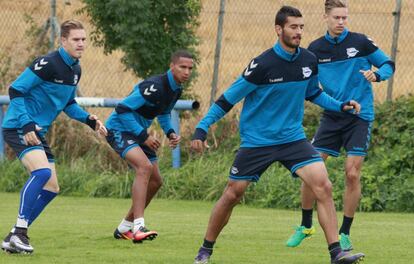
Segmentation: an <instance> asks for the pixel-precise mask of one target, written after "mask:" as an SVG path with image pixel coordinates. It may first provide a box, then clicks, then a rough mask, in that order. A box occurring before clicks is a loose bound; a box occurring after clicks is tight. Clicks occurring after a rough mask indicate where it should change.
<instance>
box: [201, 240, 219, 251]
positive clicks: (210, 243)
mask: <svg viewBox="0 0 414 264" xmlns="http://www.w3.org/2000/svg"><path fill="white" fill-rule="evenodd" d="M214 243H216V241H208V240H207V239H204V242H203V248H205V249H211V250H213V247H214Z"/></svg>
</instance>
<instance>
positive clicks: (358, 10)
mask: <svg viewBox="0 0 414 264" xmlns="http://www.w3.org/2000/svg"><path fill="white" fill-rule="evenodd" d="M323 2H324V1H323V0H300V1H299V0H290V1H282V0H255V1H251V0H202V6H203V8H202V12H201V16H200V22H201V25H200V28H199V30H198V35H199V37H200V39H201V44H200V46H199V51H200V64H199V66H198V71H199V77H198V79H197V80H196V82H194V84H193V86H192V87H191V89H193V90H194V93H195V94H196V95H197V96H198V98H197V99H198V100H199V101H200V102H201V112H202V113H204V112H205V111H206V110H207V108H208V106H209V103H210V101H211V99H213V100H214V99H216V98H217V97H218V96H219V95H220V94H221V93H222V92H223V91H224V90H225V89H226V88H227V87H228V86H229V85H230V84H231V83H232V82H233V81H234V80H235V79H236V78H237V76H238V75H239V74H240V73H241V72H242V70H243V69H244V67H245V66H246V64H247V63H248V62H249V61H250V59H251V58H252V57H254V56H257V55H258V54H260V53H261V52H262V51H263V50H265V49H267V48H269V47H271V46H272V45H273V44H274V42H275V41H276V34H275V32H274V17H275V13H276V11H277V10H278V9H279V8H280V7H281V6H282V5H284V4H288V5H292V6H296V7H298V8H299V9H300V10H301V11H302V13H303V15H304V18H305V36H304V38H303V40H302V46H304V47H306V46H307V45H308V44H309V43H310V42H311V41H312V40H313V39H315V38H317V37H319V36H320V35H323V34H324V32H325V30H326V27H325V24H324V22H323V19H322V16H323V12H324V7H323ZM349 2H350V6H349V10H350V19H349V27H350V30H351V31H357V32H363V33H365V34H366V35H368V36H369V37H371V38H372V39H373V40H374V41H375V42H376V43H377V44H378V46H379V47H380V48H381V49H382V50H383V51H384V52H385V53H387V54H389V55H390V54H391V49H392V46H393V37H394V48H395V49H396V50H398V52H397V53H396V54H397V59H396V65H397V72H396V74H395V76H394V83H393V93H392V96H393V97H394V98H395V97H397V96H400V95H406V94H409V93H413V91H414V88H413V86H414V79H413V78H412V76H413V75H414V72H413V70H412V69H413V67H412V65H414V55H413V53H412V51H411V48H412V47H413V43H414V31H412V28H413V27H414V1H412V0H371V1H366V0H353V1H349ZM399 2H400V3H402V9H401V10H402V11H401V12H396V10H398V9H397V3H399ZM53 3H55V4H56V18H54V17H52V19H50V17H51V15H53V13H52V12H51V10H53V9H52V8H51V7H52V4H53ZM82 6H83V3H82V1H80V0H39V1H26V0H1V1H0V24H1V25H2V26H1V27H0V33H1V36H2V38H1V39H0V94H6V92H7V88H8V86H9V84H10V82H11V81H13V80H14V78H16V76H17V75H18V74H19V73H20V72H21V71H22V70H23V69H24V67H25V66H27V65H28V64H29V63H30V61H31V60H32V59H33V58H34V57H35V56H38V55H40V54H41V53H42V52H43V51H42V50H41V49H40V48H38V46H37V45H38V43H41V39H39V37H38V36H43V37H44V38H45V41H46V42H47V41H48V39H49V36H50V34H51V29H53V27H52V25H53V23H50V22H54V21H58V22H62V21H64V20H66V19H69V18H76V19H78V20H81V21H83V22H84V24H85V26H86V29H87V31H88V32H91V31H92V30H93V28H92V27H91V25H90V23H89V18H88V17H87V16H86V15H85V14H82V15H80V14H78V13H76V11H77V10H79V9H80V8H82ZM395 18H398V19H395ZM398 20H399V25H398V24H395V21H398ZM219 21H220V22H221V24H220V23H219ZM47 25H49V27H47ZM46 29H47V30H48V31H47V32H46ZM218 29H221V30H218ZM42 30H43V33H44V34H43V35H42V34H41V33H42ZM398 30H399V32H401V33H400V34H399V37H398V39H397V38H395V37H396V35H395V33H396V32H397V31H398ZM220 31H221V37H220V34H218V33H220ZM34 33H36V34H34ZM39 33H40V34H39ZM137 37H139V36H137ZM217 41H220V42H217ZM55 45H57V43H55ZM218 48H219V49H218ZM121 57H122V53H121V52H114V53H113V54H111V55H108V56H106V55H104V54H103V50H102V49H101V48H97V47H94V46H93V45H91V43H90V45H89V48H88V49H87V50H86V52H85V54H84V57H83V58H82V62H81V64H82V69H83V74H82V80H81V82H80V91H81V95H83V96H94V97H116V98H119V97H124V96H126V95H127V94H128V93H129V91H130V90H131V88H132V87H133V85H134V84H135V83H136V82H137V81H138V77H136V76H134V75H133V74H132V72H130V71H125V68H124V66H123V65H122V64H121V62H120V58H121ZM166 67H167V65H166ZM214 69H216V75H214ZM212 85H213V86H215V87H217V91H215V92H213V93H212V90H211V87H212ZM374 90H375V93H376V100H377V101H384V100H385V99H386V97H387V82H384V83H379V84H375V85H374ZM212 94H213V97H212ZM101 111H102V112H101V113H100V114H101V115H103V117H104V118H105V117H106V115H107V114H108V113H109V111H107V110H106V111H105V110H101ZM194 122H195V119H194V121H193V122H191V121H190V124H191V125H193V124H194Z"/></svg>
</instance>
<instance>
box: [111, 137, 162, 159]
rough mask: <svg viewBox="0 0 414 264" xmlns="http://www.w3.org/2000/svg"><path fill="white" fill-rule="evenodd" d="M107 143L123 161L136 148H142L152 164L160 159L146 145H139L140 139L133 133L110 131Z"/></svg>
mask: <svg viewBox="0 0 414 264" xmlns="http://www.w3.org/2000/svg"><path fill="white" fill-rule="evenodd" d="M106 141H107V142H108V143H109V145H110V146H111V147H112V148H113V149H114V150H115V151H116V153H118V154H119V155H120V156H121V157H122V158H123V159H124V158H125V155H126V154H127V152H128V151H129V150H130V149H132V148H134V147H139V148H141V149H142V151H143V152H144V153H145V155H146V156H147V158H148V159H149V160H150V161H151V162H154V161H156V160H157V159H158V158H157V154H156V153H155V151H153V150H152V149H150V148H149V147H147V146H146V145H143V144H139V143H138V137H137V136H135V135H134V134H132V133H129V132H123V131H117V130H110V131H108V136H107V137H106Z"/></svg>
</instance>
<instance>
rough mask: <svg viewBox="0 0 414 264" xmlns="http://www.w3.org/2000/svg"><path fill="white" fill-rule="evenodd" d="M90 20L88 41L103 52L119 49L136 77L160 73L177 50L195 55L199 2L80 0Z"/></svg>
mask: <svg viewBox="0 0 414 264" xmlns="http://www.w3.org/2000/svg"><path fill="white" fill-rule="evenodd" d="M83 1H84V3H85V4H86V6H85V8H84V9H82V11H81V12H87V14H88V15H89V16H90V17H91V18H92V23H93V24H94V26H95V31H94V32H93V33H92V39H93V40H94V42H95V43H96V44H97V45H98V46H102V47H104V51H105V52H106V53H111V52H112V51H114V50H117V49H120V50H122V51H123V52H124V53H125V55H124V57H123V58H122V62H123V63H124V64H125V65H126V67H127V68H128V69H132V70H133V71H134V72H135V73H136V74H137V76H140V77H143V78H145V77H148V76H150V75H152V74H156V73H161V72H164V71H165V70H166V67H167V66H168V65H169V62H170V56H171V53H172V52H174V51H175V50H177V49H188V50H190V51H192V52H193V53H194V52H195V50H194V47H195V45H196V44H197V43H198V39H197V37H196V35H195V30H196V28H197V26H198V24H199V23H198V20H197V19H198V15H199V13H200V10H201V5H200V1H199V0H182V1H174V0H140V1H127V0H120V1H110V0H104V1H102V0H83Z"/></svg>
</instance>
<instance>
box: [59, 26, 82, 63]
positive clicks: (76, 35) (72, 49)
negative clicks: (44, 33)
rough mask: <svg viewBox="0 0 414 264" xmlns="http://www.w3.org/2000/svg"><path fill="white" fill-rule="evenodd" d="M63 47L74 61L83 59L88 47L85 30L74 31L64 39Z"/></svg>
mask: <svg viewBox="0 0 414 264" xmlns="http://www.w3.org/2000/svg"><path fill="white" fill-rule="evenodd" d="M61 40H62V47H63V48H64V49H65V50H66V52H67V53H69V55H70V56H71V57H72V58H74V59H79V58H80V57H82V53H83V51H84V50H85V47H86V32H85V30H84V29H72V30H70V31H69V35H68V36H67V37H66V38H65V37H62V39H61Z"/></svg>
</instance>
